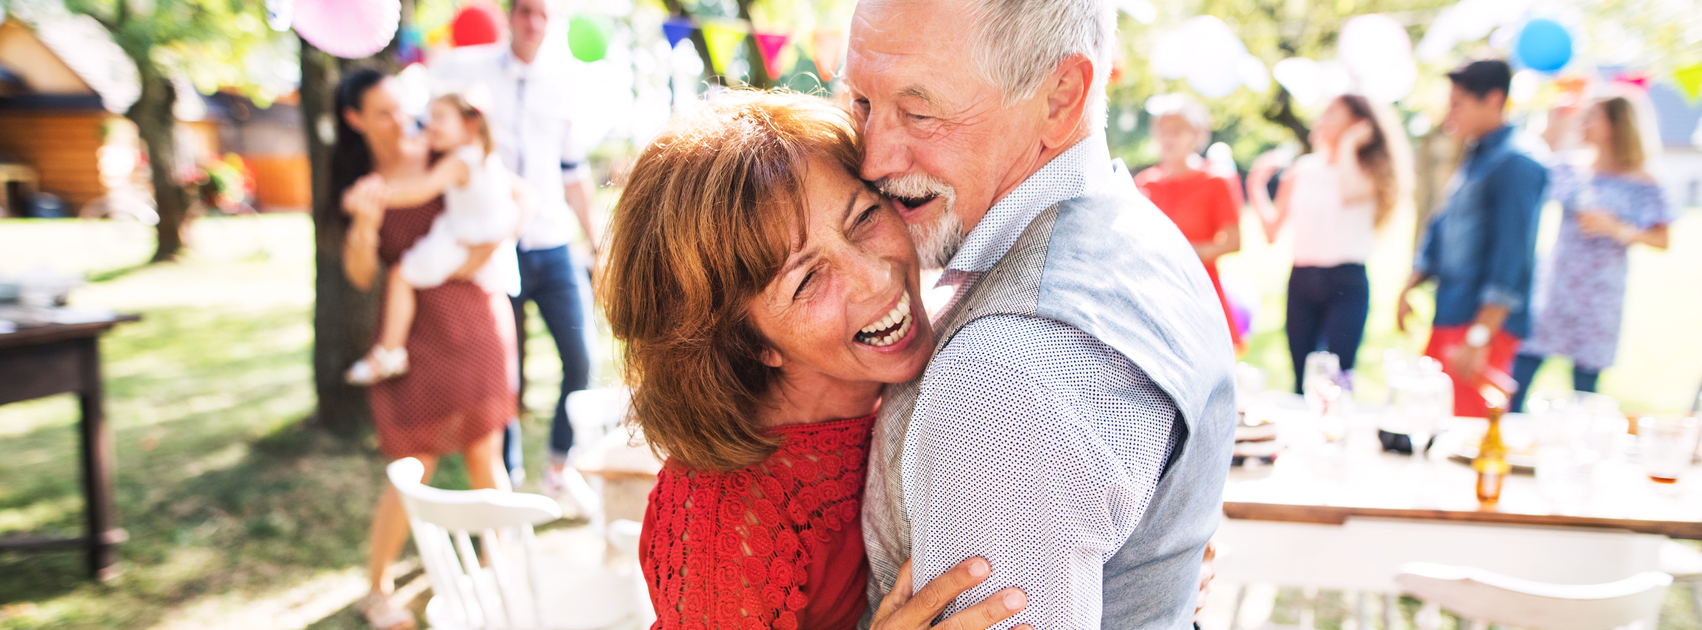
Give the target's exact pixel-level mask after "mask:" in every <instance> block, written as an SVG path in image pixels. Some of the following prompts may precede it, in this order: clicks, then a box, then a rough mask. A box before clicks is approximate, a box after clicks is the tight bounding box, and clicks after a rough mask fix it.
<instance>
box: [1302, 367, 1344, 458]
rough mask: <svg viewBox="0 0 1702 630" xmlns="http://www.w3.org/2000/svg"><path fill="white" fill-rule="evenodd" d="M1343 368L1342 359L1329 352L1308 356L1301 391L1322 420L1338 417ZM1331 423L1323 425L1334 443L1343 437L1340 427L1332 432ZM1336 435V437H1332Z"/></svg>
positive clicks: (1313, 411)
mask: <svg viewBox="0 0 1702 630" xmlns="http://www.w3.org/2000/svg"><path fill="white" fill-rule="evenodd" d="M1341 379H1342V368H1341V359H1340V358H1339V357H1337V356H1336V355H1334V354H1331V353H1328V352H1322V351H1319V352H1313V353H1312V354H1308V355H1306V373H1305V374H1304V375H1303V376H1302V380H1301V381H1300V382H1301V391H1303V392H1306V405H1307V406H1308V407H1310V408H1311V409H1312V413H1313V414H1314V415H1316V416H1317V417H1318V418H1320V419H1327V418H1332V417H1333V416H1335V415H1336V412H1337V411H1338V409H1337V402H1338V401H1339V400H1340V399H1341V397H1342V380H1341ZM1328 425H1329V423H1328V422H1325V423H1323V426H1322V428H1323V429H1324V433H1325V437H1327V438H1329V439H1330V440H1331V441H1334V440H1335V439H1336V438H1338V437H1341V435H1340V429H1339V427H1336V430H1335V431H1333V432H1332V431H1331V428H1332V427H1330V426H1328ZM1332 433H1334V435H1331V434H1332Z"/></svg>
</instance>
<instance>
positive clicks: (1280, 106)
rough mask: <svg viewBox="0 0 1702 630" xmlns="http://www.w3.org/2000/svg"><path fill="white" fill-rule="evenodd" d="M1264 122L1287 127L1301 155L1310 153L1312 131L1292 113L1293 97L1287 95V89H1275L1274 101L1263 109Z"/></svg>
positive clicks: (1298, 116)
mask: <svg viewBox="0 0 1702 630" xmlns="http://www.w3.org/2000/svg"><path fill="white" fill-rule="evenodd" d="M1265 120H1269V121H1271V122H1274V123H1276V124H1279V125H1282V126H1284V127H1287V128H1288V130H1289V131H1290V132H1293V133H1294V139H1296V140H1299V141H1300V149H1301V150H1300V153H1301V154H1302V155H1304V154H1307V153H1311V152H1312V130H1311V129H1308V128H1307V127H1306V123H1304V122H1302V121H1301V120H1300V115H1299V114H1296V113H1295V112H1294V97H1293V96H1290V95H1289V93H1288V89H1287V88H1284V87H1280V86H1279V87H1277V96H1276V100H1275V101H1272V102H1271V106H1270V107H1269V108H1266V109H1265Z"/></svg>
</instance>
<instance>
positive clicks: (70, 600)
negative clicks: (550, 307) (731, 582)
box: [0, 215, 560, 628]
mask: <svg viewBox="0 0 1702 630" xmlns="http://www.w3.org/2000/svg"><path fill="white" fill-rule="evenodd" d="M151 243H152V233H151V232H150V231H149V229H147V228H145V227H142V226H138V225H134V224H123V223H105V222H102V223H83V222H75V221H52V222H36V221H0V274H7V273H20V272H23V271H25V270H27V269H30V268H34V267H37V266H46V267H49V268H55V269H57V270H60V271H62V272H67V273H77V274H85V275H88V276H90V277H93V278H104V280H102V281H97V282H92V283H90V284H89V285H87V286H85V287H83V288H80V289H78V290H77V291H76V292H75V293H74V294H73V298H72V302H73V304H77V305H88V306H104V307H110V308H113V309H115V310H118V311H121V312H132V313H139V314H141V315H142V317H143V319H142V321H141V322H139V323H135V324H128V325H124V326H121V327H119V328H117V329H116V330H115V331H114V332H113V333H112V334H111V335H109V336H108V337H107V338H106V340H105V342H104V343H103V346H102V352H103V353H104V358H105V366H104V369H105V376H106V384H107V400H108V415H109V417H110V418H111V419H112V422H113V426H114V437H115V443H116V445H117V449H116V450H117V458H118V467H117V479H116V497H117V504H118V511H119V515H120V516H119V523H120V525H121V526H122V527H124V528H125V529H127V530H128V531H129V533H130V541H129V542H128V543H126V544H125V545H123V546H122V547H121V557H122V568H123V570H124V573H123V574H122V575H121V576H120V577H119V578H118V579H116V580H114V581H113V582H111V583H110V584H107V585H95V584H92V583H90V582H87V581H85V580H84V579H83V577H82V573H81V566H82V557H81V554H79V553H40V554H18V553H3V554H0V628H49V627H52V628H148V627H156V626H166V627H221V626H229V625H230V623H231V622H232V621H233V620H241V621H242V623H240V627H254V628H258V627H291V626H292V625H293V626H296V627H299V626H300V625H305V624H295V623H289V621H291V619H288V618H287V617H288V614H287V613H291V612H295V613H300V612H302V611H301V610H297V609H301V608H304V607H305V608H312V606H313V604H314V603H315V602H314V600H315V598H318V599H319V600H323V599H324V595H323V594H322V593H320V594H316V593H317V592H316V591H315V590H314V589H318V590H320V591H329V592H337V593H340V595H341V596H346V597H344V599H343V600H342V601H343V602H345V603H346V602H347V601H348V600H352V599H353V596H352V595H349V594H348V591H349V588H350V586H349V585H350V584H353V585H355V586H356V587H359V585H360V584H363V583H364V579H363V578H362V577H361V575H363V573H362V571H361V570H360V568H359V567H361V566H362V565H363V563H364V561H365V541H366V527H367V519H368V518H369V516H370V514H371V508H372V503H373V500H374V499H375V498H376V497H377V492H378V488H380V487H381V486H380V485H379V484H380V483H381V481H382V475H383V463H382V461H381V458H380V457H379V456H378V454H377V452H376V448H375V443H374V442H373V441H372V440H371V439H370V438H369V439H367V440H366V441H363V442H358V443H345V442H341V441H338V440H335V439H332V438H330V437H328V436H326V435H325V434H323V433H321V432H319V431H316V430H314V429H312V428H310V427H305V426H303V425H302V424H301V420H302V419H303V418H305V417H307V416H308V415H309V414H310V412H311V411H312V409H313V392H312V388H311V367H310V359H309V355H310V352H311V347H312V342H313V336H312V332H313V331H312V327H311V310H312V303H313V292H312V286H313V277H312V273H313V271H312V249H311V248H312V226H311V224H310V223H309V222H308V220H307V218H306V217H305V216H301V215H286V216H263V217H253V218H224V219H209V220H204V221H201V222H199V223H198V224H197V225H196V227H195V231H194V248H193V249H192V250H191V252H190V254H189V255H188V256H187V257H185V259H184V260H183V261H181V262H176V263H170V264H163V265H154V266H149V267H137V266H136V265H137V263H138V262H140V261H145V260H146V259H147V257H148V255H149V254H150V253H151V247H152V245H151ZM531 329H532V331H533V332H534V333H535V334H534V338H533V339H532V340H531V343H533V344H534V345H533V346H532V347H531V350H532V352H531V353H530V360H529V361H528V364H529V365H528V369H529V373H528V375H529V376H530V377H532V378H533V379H534V382H533V383H532V385H533V387H532V389H531V390H530V391H529V392H528V398H529V401H528V402H529V403H530V404H531V406H532V407H533V408H537V409H549V408H551V407H552V406H553V402H554V401H553V398H552V397H553V396H554V394H555V391H556V388H555V383H556V381H553V380H551V379H552V378H557V377H559V374H560V372H559V367H558V364H555V363H552V362H551V361H552V360H553V359H554V356H555V353H554V352H553V347H552V346H551V342H550V341H549V339H548V337H547V336H546V335H543V334H542V326H541V324H539V323H538V322H534V325H533V326H532V327H531ZM76 419H77V412H76V407H75V401H74V400H73V399H72V398H71V397H70V396H58V397H53V398H49V399H43V400H40V401H32V402H27V403H19V404H14V405H8V406H5V407H0V441H3V442H4V443H5V444H6V445H7V448H6V449H5V453H6V456H5V457H3V458H0V535H4V534H7V533H16V532H25V531H27V532H35V533H58V534H74V533H76V532H77V531H78V529H79V527H80V524H81V520H80V519H81V518H82V501H81V498H80V497H81V495H80V491H79V486H78V483H79V482H78V472H77V468H76V464H75V453H76V444H77V443H76V435H75V432H74V427H75V424H76ZM523 426H524V427H525V433H526V439H527V443H528V448H527V454H528V457H530V458H531V459H530V464H531V466H532V468H533V469H534V472H535V468H536V465H537V463H538V461H539V460H538V459H537V458H536V454H537V453H539V452H540V451H539V449H541V448H542V445H543V441H542V440H543V439H544V437H545V435H546V433H547V426H546V425H545V424H544V423H543V422H542V421H531V420H528V421H527V422H525V423H524V425H523ZM534 476H535V475H534ZM465 483H466V481H465V472H464V470H463V469H461V468H459V465H458V464H457V463H455V462H453V461H450V462H446V466H445V467H444V468H443V472H442V473H440V474H439V476H438V481H437V484H438V485H442V486H446V487H465ZM360 588H364V587H360ZM339 589H340V590H339ZM358 592H359V591H356V592H355V593H354V594H358ZM282 594H292V596H293V597H295V598H296V599H299V600H301V601H287V600H288V599H289V598H285V600H286V601H277V600H278V596H279V595H282ZM337 596H339V595H332V597H333V598H335V597H337ZM255 602H260V605H259V606H258V608H256V613H257V614H258V615H259V616H257V617H256V618H254V619H244V617H243V616H242V614H241V613H242V611H243V609H244V607H245V606H250V605H253V604H255ZM279 611H281V612H283V613H286V614H285V617H286V619H282V620H280V619H278V618H276V617H275V616H273V615H271V613H273V612H279ZM323 612H329V611H321V613H323ZM300 616H301V615H300V614H297V615H296V617H300ZM320 616H324V615H323V614H321V615H320ZM313 620H314V619H309V621H313ZM319 621H320V623H319V625H317V626H315V627H360V624H359V621H358V616H357V615H355V614H353V612H352V611H349V610H341V611H340V612H338V613H337V614H333V615H330V616H328V617H326V618H324V619H323V620H319Z"/></svg>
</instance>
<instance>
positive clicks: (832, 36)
mask: <svg viewBox="0 0 1702 630" xmlns="http://www.w3.org/2000/svg"><path fill="white" fill-rule="evenodd" d="M810 38H811V39H812V40H813V41H812V43H813V44H815V48H816V54H815V62H816V72H817V73H819V74H821V83H822V85H828V84H830V83H833V75H834V74H835V73H837V72H839V61H840V60H841V59H842V58H843V57H844V55H845V32H844V31H839V30H829V29H818V30H816V32H815V33H812V34H811V36H810Z"/></svg>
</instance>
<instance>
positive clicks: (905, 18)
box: [846, 0, 968, 100]
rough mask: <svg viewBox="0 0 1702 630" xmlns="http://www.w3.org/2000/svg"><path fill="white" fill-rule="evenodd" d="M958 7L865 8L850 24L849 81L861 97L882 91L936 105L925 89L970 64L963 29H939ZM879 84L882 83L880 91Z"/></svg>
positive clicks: (883, 3) (911, 2) (892, 3)
mask: <svg viewBox="0 0 1702 630" xmlns="http://www.w3.org/2000/svg"><path fill="white" fill-rule="evenodd" d="M958 5H959V3H958V2H955V1H951V0H948V1H946V2H930V1H925V0H876V1H874V2H868V1H865V2H860V3H858V5H857V12H856V14H855V15H853V17H852V20H851V33H850V44H851V46H850V51H849V55H848V59H847V61H848V63H847V70H849V72H848V73H847V77H846V78H847V80H848V81H849V82H850V83H851V87H852V88H853V89H856V90H858V91H864V92H866V91H868V90H870V89H879V90H881V91H883V92H891V93H894V94H896V95H904V96H916V97H919V98H923V99H924V100H933V98H932V97H933V95H932V94H931V93H929V92H928V90H927V88H926V87H925V85H924V84H933V83H936V82H937V81H938V78H939V77H940V73H941V72H942V70H944V71H946V72H950V70H949V69H950V68H953V67H955V66H957V65H959V64H961V63H964V62H965V61H966V60H967V58H968V57H967V54H966V52H964V49H965V43H964V42H965V39H964V37H963V36H962V31H963V30H964V29H962V28H961V25H958V26H957V27H955V28H944V27H937V26H935V25H936V24H943V23H946V22H948V21H949V20H944V19H942V18H944V17H949V16H950V15H952V14H954V13H957V11H956V10H954V9H953V8H952V7H956V6H958ZM874 83H879V84H880V85H879V87H878V88H877V87H876V86H874V85H871V84H874Z"/></svg>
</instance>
